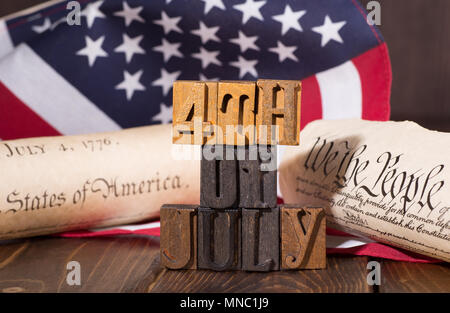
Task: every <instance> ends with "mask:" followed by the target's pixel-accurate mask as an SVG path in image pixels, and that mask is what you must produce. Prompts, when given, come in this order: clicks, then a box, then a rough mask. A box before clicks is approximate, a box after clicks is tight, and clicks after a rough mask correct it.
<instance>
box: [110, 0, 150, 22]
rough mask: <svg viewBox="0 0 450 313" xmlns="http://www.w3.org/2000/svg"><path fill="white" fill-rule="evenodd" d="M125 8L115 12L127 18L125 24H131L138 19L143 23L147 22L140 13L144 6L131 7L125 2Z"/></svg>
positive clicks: (116, 14)
mask: <svg viewBox="0 0 450 313" xmlns="http://www.w3.org/2000/svg"><path fill="white" fill-rule="evenodd" d="M122 5H123V10H122V11H119V12H116V13H114V15H115V16H120V17H123V18H124V19H125V26H127V27H128V26H130V25H131V23H133V21H138V22H141V23H145V20H144V19H143V18H142V17H141V16H140V15H139V13H140V12H141V11H142V10H143V9H144V7H142V6H140V7H136V8H131V7H129V6H128V3H126V2H125V1H124V2H123V4H122Z"/></svg>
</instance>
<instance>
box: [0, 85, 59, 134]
mask: <svg viewBox="0 0 450 313" xmlns="http://www.w3.org/2000/svg"><path fill="white" fill-rule="evenodd" d="M56 135H60V133H59V132H58V131H57V130H56V129H54V128H53V127H52V126H51V125H50V124H48V123H47V122H46V121H44V120H43V119H42V118H41V117H40V116H39V115H37V114H36V113H35V112H34V111H33V110H31V109H30V108H29V107H28V106H27V105H25V104H24V103H23V102H22V101H20V99H18V98H17V97H16V96H15V95H14V94H13V93H12V92H11V91H10V90H9V89H8V88H7V87H6V86H5V85H4V84H2V83H1V82H0V138H1V139H3V140H10V139H17V138H26V137H40V136H56Z"/></svg>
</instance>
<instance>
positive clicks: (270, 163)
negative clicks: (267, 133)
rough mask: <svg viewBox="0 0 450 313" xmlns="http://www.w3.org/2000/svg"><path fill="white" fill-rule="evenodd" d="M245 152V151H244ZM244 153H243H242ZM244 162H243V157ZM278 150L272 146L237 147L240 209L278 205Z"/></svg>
mask: <svg viewBox="0 0 450 313" xmlns="http://www.w3.org/2000/svg"><path fill="white" fill-rule="evenodd" d="M244 150H245V151H244ZM241 152H242V153H241ZM243 155H244V156H245V159H244V160H241V158H242V156H243ZM276 157H277V150H276V147H275V146H274V147H270V146H259V147H258V146H256V145H253V146H247V147H243V146H240V147H237V158H238V169H239V183H238V185H239V195H238V198H239V207H240V208H273V207H276V205H277V159H276Z"/></svg>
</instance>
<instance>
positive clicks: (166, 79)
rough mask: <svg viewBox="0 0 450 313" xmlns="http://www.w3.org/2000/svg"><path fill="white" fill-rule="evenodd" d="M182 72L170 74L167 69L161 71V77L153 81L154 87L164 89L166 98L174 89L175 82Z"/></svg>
mask: <svg viewBox="0 0 450 313" xmlns="http://www.w3.org/2000/svg"><path fill="white" fill-rule="evenodd" d="M180 74H181V71H176V72H172V73H169V72H167V71H166V70H165V69H163V68H162V69H161V77H160V78H158V79H157V80H155V81H153V83H152V86H160V87H161V88H162V89H163V95H164V96H166V95H167V94H168V93H169V91H170V89H172V85H173V82H174V81H176V80H177V78H178V76H180Z"/></svg>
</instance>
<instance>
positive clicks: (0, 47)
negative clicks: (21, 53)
mask: <svg viewBox="0 0 450 313" xmlns="http://www.w3.org/2000/svg"><path fill="white" fill-rule="evenodd" d="M13 50H14V45H13V43H12V41H11V37H9V31H8V27H6V22H5V20H0V58H3V57H4V56H5V55H7V54H8V53H10V52H11V51H13Z"/></svg>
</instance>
